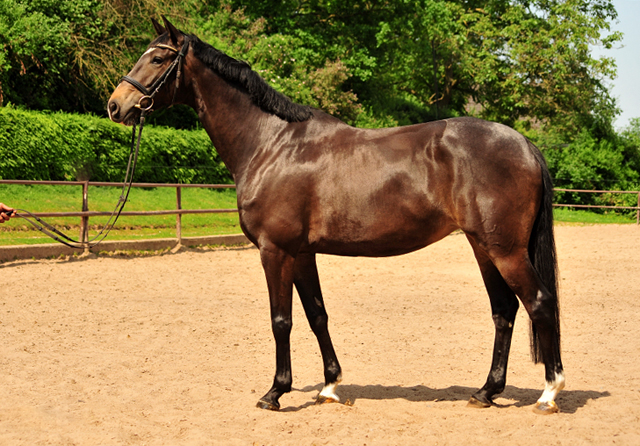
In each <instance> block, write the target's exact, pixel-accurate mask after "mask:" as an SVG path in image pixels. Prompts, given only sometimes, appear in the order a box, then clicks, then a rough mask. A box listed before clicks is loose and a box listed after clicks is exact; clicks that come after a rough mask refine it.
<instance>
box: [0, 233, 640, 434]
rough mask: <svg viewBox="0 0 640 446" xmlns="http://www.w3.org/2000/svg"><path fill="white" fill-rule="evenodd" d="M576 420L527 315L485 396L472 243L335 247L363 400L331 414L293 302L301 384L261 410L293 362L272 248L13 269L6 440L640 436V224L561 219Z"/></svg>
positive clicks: (6, 272) (336, 320)
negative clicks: (276, 377) (401, 249)
mask: <svg viewBox="0 0 640 446" xmlns="http://www.w3.org/2000/svg"><path fill="white" fill-rule="evenodd" d="M556 235H557V243H558V256H559V261H560V274H561V312H562V317H563V319H562V330H563V355H564V356H563V360H564V365H565V370H566V374H567V387H566V389H565V390H564V391H563V392H562V393H561V394H560V396H559V398H558V400H557V402H558V404H559V406H560V409H561V411H562V412H561V413H560V414H557V415H552V416H539V415H535V414H534V413H532V411H531V408H532V405H533V404H534V403H535V401H536V400H537V398H538V397H539V396H540V394H541V391H542V389H543V387H544V371H543V366H542V365H533V363H531V361H530V360H529V347H528V321H527V316H526V314H525V312H524V310H523V309H522V308H521V310H520V312H519V313H518V319H517V320H516V326H515V333H514V339H513V346H512V351H511V357H510V363H509V372H508V383H507V388H506V390H505V392H504V393H503V394H502V396H500V397H499V398H497V399H496V403H497V406H495V407H491V408H489V409H470V408H467V407H466V404H467V400H468V398H469V396H470V395H471V394H472V393H473V392H474V391H475V390H476V389H477V388H478V387H480V386H482V384H484V381H485V378H486V374H487V372H488V371H489V366H490V362H491V352H492V345H493V324H492V321H491V314H490V309H489V299H488V297H487V295H486V292H485V290H484V287H483V284H482V280H481V277H480V273H479V271H478V268H477V265H476V263H475V260H474V258H473V254H472V251H471V248H470V246H469V244H468V243H467V241H466V239H465V237H464V236H463V235H452V236H450V237H447V238H446V239H445V240H442V241H440V242H438V243H436V244H435V245H432V246H430V247H428V248H426V249H424V250H422V251H419V252H416V253H413V254H410V255H406V256H401V257H394V258H386V259H366V258H341V257H330V256H320V257H319V259H318V264H319V271H320V279H321V282H322V285H323V290H324V295H325V301H326V306H327V309H328V312H329V324H330V325H329V329H330V332H331V334H332V337H333V341H334V344H335V347H336V351H337V354H338V358H339V359H340V361H341V364H342V367H343V373H344V381H343V384H342V385H341V386H339V387H338V394H339V395H340V396H341V398H342V400H343V401H346V400H349V402H350V403H351V405H345V404H327V405H321V406H316V405H314V404H313V402H314V397H315V396H316V395H317V393H318V391H319V390H320V388H321V387H322V384H321V383H322V381H323V374H322V361H321V358H320V353H319V349H318V346H317V343H316V340H315V338H314V336H313V334H312V333H311V330H310V329H309V327H308V324H307V322H306V319H305V317H304V314H303V311H302V307H301V305H300V302H299V301H298V300H297V295H296V296H294V328H293V333H292V339H291V341H292V362H293V374H294V383H293V385H294V391H293V392H291V393H290V394H287V395H284V396H283V397H282V398H281V400H280V402H281V404H282V410H281V411H280V412H269V411H263V410H259V409H256V408H255V403H256V402H257V401H258V399H259V398H260V396H262V395H263V394H264V393H265V392H266V391H267V390H268V389H269V387H270V385H271V382H272V379H273V373H274V368H275V348H274V345H275V344H274V341H273V339H272V336H271V329H270V320H269V311H268V308H269V304H268V296H267V291H266V284H265V279H264V275H263V273H262V269H261V266H260V262H259V256H258V252H257V250H256V249H253V248H247V249H220V250H206V251H205V250H201V251H187V252H181V253H178V254H172V255H163V256H155V257H144V258H106V257H99V258H93V259H86V260H42V261H16V262H10V263H5V264H2V265H0V275H1V277H2V283H3V285H2V297H1V298H0V349H1V350H0V445H91V446H93V445H209V444H214V445H218V444H220V445H226V444H230V445H236V444H237V445H253V444H268V445H282V444H285V445H289V444H291V445H313V444H315V445H325V444H328V445H338V444H345V445H389V444H397V445H400V444H402V445H411V444H416V445H426V444H428V445H462V444H475V445H492V446H495V445H533V444H535V445H558V444H560V445H582V444H596V445H609V444H621V445H638V444H640V268H639V265H640V228H638V227H636V226H634V225H625V226H559V227H557V230H556Z"/></svg>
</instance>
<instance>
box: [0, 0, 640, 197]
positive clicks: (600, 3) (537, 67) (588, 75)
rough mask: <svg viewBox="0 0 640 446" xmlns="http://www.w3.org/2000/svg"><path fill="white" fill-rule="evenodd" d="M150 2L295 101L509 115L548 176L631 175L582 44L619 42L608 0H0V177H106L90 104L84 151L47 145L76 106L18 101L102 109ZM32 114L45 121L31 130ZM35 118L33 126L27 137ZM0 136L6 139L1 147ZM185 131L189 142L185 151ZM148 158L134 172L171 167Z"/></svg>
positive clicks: (594, 65)
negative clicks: (540, 155)
mask: <svg viewBox="0 0 640 446" xmlns="http://www.w3.org/2000/svg"><path fill="white" fill-rule="evenodd" d="M160 14H165V15H167V16H168V17H170V19H171V20H172V21H173V22H174V23H175V24H177V25H178V26H179V27H181V28H182V29H183V30H184V31H186V32H188V33H193V34H196V35H198V36H199V37H200V38H202V39H203V40H205V41H207V42H209V43H211V44H212V45H214V46H216V47H217V48H219V49H221V50H223V51H225V52H227V53H228V54H229V55H231V56H233V57H236V58H240V59H243V60H246V61H248V62H249V63H250V64H251V65H252V66H253V68H254V69H255V70H256V71H257V72H258V73H260V74H261V75H262V76H263V77H264V78H265V79H266V80H267V81H268V82H269V83H270V84H271V85H272V86H273V87H275V88H276V89H278V90H280V91H282V92H283V93H285V94H287V95H288V96H290V97H291V98H292V99H293V100H295V101H297V102H300V103H304V104H308V105H312V106H314V107H319V108H322V109H323V110H325V111H327V112H329V113H331V114H333V115H335V116H337V117H339V118H341V119H343V120H345V121H346V122H348V123H349V124H352V125H356V126H360V127H380V126H392V125H406V124H412V123H417V122H424V121H428V120H433V119H441V118H446V117H452V116H462V115H472V116H478V117H481V118H485V119H490V120H494V121H498V122H502V123H505V124H507V125H510V126H512V127H514V128H516V129H517V130H519V131H521V132H523V133H525V134H526V135H527V136H528V137H529V138H530V139H532V140H533V141H534V142H535V143H536V144H538V145H539V146H540V147H541V148H542V150H543V152H544V153H545V156H546V157H547V159H548V162H549V166H550V168H551V170H552V173H553V175H554V177H555V181H556V185H557V186H561V187H576V188H585V189H590V188H600V189H638V188H640V179H639V174H638V172H639V171H640V151H639V147H640V137H639V135H640V122H639V121H638V120H635V121H632V123H631V125H630V126H629V127H628V128H626V129H622V130H616V129H614V128H613V125H612V123H613V120H614V118H615V116H616V115H617V113H618V109H617V107H616V103H615V100H614V99H613V98H612V97H611V95H610V93H609V90H608V88H607V85H608V83H609V82H611V81H612V79H614V78H615V64H614V62H613V60H611V59H608V58H605V57H602V58H594V57H593V56H592V55H591V53H590V46H593V45H602V46H605V47H608V48H610V47H612V46H615V45H618V44H619V43H620V41H621V35H620V34H619V33H618V32H616V31H614V30H613V29H612V23H614V22H615V19H616V17H617V13H616V11H615V8H614V7H613V5H612V3H611V1H610V0H488V1H479V0H340V1H336V0H280V1H275V0H224V1H220V0H205V1H197V0H182V1H178V0H0V105H3V106H5V108H6V106H7V105H8V104H12V105H13V107H14V108H13V109H12V112H11V113H8V114H7V113H3V114H0V120H5V122H0V127H2V128H3V129H4V130H2V131H3V132H4V133H3V134H2V135H0V140H1V141H2V144H3V147H0V150H2V151H3V152H2V159H0V167H2V168H3V172H7V173H3V174H2V175H3V176H4V177H5V178H6V177H7V176H8V175H9V176H13V177H16V178H17V176H16V175H31V176H32V175H43V176H42V178H44V177H46V176H49V177H51V178H53V177H63V178H71V177H73V176H78V175H79V174H81V175H90V176H91V178H92V179H97V178H98V177H99V178H107V177H109V178H111V176H112V175H116V174H115V173H113V172H115V171H114V170H113V167H110V166H114V165H117V163H115V162H112V161H113V160H111V161H108V162H109V163H110V164H107V165H106V166H103V165H102V163H104V162H106V159H107V158H108V157H109V156H111V157H115V155H108V152H109V151H113V152H114V153H116V152H117V151H118V150H119V149H113V147H108V144H103V145H101V144H102V143H103V142H104V141H105V139H104V138H113V139H114V141H116V143H117V144H120V143H119V142H118V141H119V139H118V138H121V136H117V135H118V131H117V130H111V127H109V126H108V125H107V124H104V125H103V124H97V122H99V120H98V118H88V119H90V120H91V122H92V123H93V124H91V125H92V126H93V127H95V128H100V129H110V130H108V131H107V130H100V131H104V132H105V133H104V135H102V136H103V139H100V140H93V142H91V141H92V140H91V138H90V137H89V136H87V137H86V139H85V140H84V142H82V143H81V144H84V145H83V147H85V148H86V147H89V146H91V144H93V150H91V151H89V152H86V151H80V150H76V149H74V148H64V149H63V148H59V149H56V151H54V150H53V146H52V144H54V143H53V142H52V141H58V140H60V139H59V138H58V136H56V135H58V133H59V131H60V130H59V129H60V128H62V127H64V126H67V127H70V128H74V129H75V131H76V134H80V133H82V130H81V127H83V126H85V125H87V124H86V123H84V122H83V123H82V124H79V121H78V120H79V119H80V118H78V117H77V116H75V115H73V116H71V117H69V119H68V120H69V124H64V123H63V122H62V121H64V119H65V118H62V115H58V114H53V115H51V114H47V115H45V116H44V117H43V118H42V121H39V120H38V119H35V120H34V119H31V120H32V122H28V121H29V119H26V120H22V118H20V119H18V117H17V116H18V114H17V113H18V110H19V109H25V110H38V111H46V112H49V111H56V112H60V111H64V112H68V113H76V114H77V113H81V114H90V115H95V116H99V117H104V116H105V103H106V100H107V98H108V96H109V94H110V92H111V91H112V90H113V88H114V87H115V86H116V85H117V83H118V82H119V79H120V77H121V76H122V75H123V74H125V73H126V72H127V71H128V70H129V69H130V68H131V67H132V66H133V64H134V63H135V61H136V60H137V58H138V57H139V55H140V54H141V53H142V52H143V51H144V49H145V47H146V45H147V44H148V43H149V42H150V41H151V39H152V38H153V37H154V36H153V31H152V27H151V26H150V23H149V20H148V19H149V17H151V16H154V17H156V18H158V17H159V15H160ZM9 115H11V116H12V118H11V119H13V121H11V122H8V121H6V120H7V119H8V118H7V116H9ZM54 116H56V118H55V120H56V121H55V122H56V123H55V125H54V124H52V122H53V121H51V120H52V119H54V118H53V117H54ZM93 119H96V121H93ZM36 121H37V122H43V124H42V125H43V126H44V127H41V128H40V130H38V129H37V128H36V127H37V124H36V123H35V122H36ZM11 123H14V125H18V124H16V123H19V128H18V129H15V128H12V127H11V125H10V124H11ZM151 123H154V124H156V125H157V126H171V127H175V128H183V129H195V130H197V129H198V125H199V124H198V122H197V118H196V117H195V115H194V113H193V112H192V111H191V110H188V109H185V108H181V107H174V108H173V109H171V110H167V111H160V112H156V113H154V115H152V117H151ZM56 126H58V127H56ZM26 129H29V131H28V132H27V130H26ZM38 131H40V132H41V135H42V136H38V138H39V139H36V136H35V135H36V134H37V132H38ZM162 131H170V130H160V129H159V130H158V132H160V133H161V132H162ZM11 132H13V133H11ZM56 132H58V133H56ZM89 133H90V132H89ZM160 133H159V134H160ZM16 134H20V135H22V136H25V135H27V134H31V135H34V139H32V140H31V141H32V142H31V143H30V144H31V145H30V146H28V147H31V149H30V150H32V152H31V153H32V155H31V156H32V158H33V159H31V161H28V162H27V161H26V159H27V154H26V153H24V151H25V150H26V149H24V148H23V147H19V146H18V143H22V142H23V141H26V140H27V139H28V138H26V136H25V138H22V136H20V138H17V137H16ZM200 134H202V133H200ZM16 138H17V139H16ZM42 138H45V139H42ZM46 138H51V139H46ZM56 138H58V139H56ZM83 138H84V137H83ZM181 138H183V139H184V140H185V145H184V146H181V147H184V149H183V148H181V149H180V150H181V151H182V150H185V151H187V152H188V151H189V150H191V151H192V152H193V153H198V155H197V156H196V158H194V159H198V160H200V159H203V160H204V159H205V158H206V157H205V156H204V155H202V154H201V153H200V152H201V151H202V150H205V149H206V150H209V149H210V143H209V145H207V144H204V143H200V139H198V138H199V137H194V140H193V141H192V142H189V141H187V139H188V138H187V137H186V136H184V137H181ZM152 139H153V138H152ZM12 140H15V142H16V143H15V144H14V145H13V146H9V145H8V144H9V143H10V141H12ZM195 141H198V142H197V143H196V142H195ZM38 143H39V144H40V146H39V147H37V148H36V146H37V145H38ZM64 143H65V144H75V142H74V141H65V142H64ZM192 143H193V144H200V148H190V149H187V148H186V147H187V146H188V145H189V144H192ZM202 144H204V145H202ZM153 150H154V155H153V156H155V157H156V158H154V159H153V160H151V159H150V160H149V163H151V164H149V165H155V164H154V163H167V164H166V165H165V168H169V167H170V166H175V169H176V170H180V169H183V170H182V171H181V172H182V173H179V172H178V173H174V174H172V175H173V178H181V181H186V182H188V181H204V178H208V177H207V175H208V174H206V173H195V171H188V170H189V169H188V168H185V167H181V166H182V165H181V164H180V159H181V157H182V158H183V159H187V158H186V157H184V156H183V155H173V157H172V156H169V155H167V154H165V155H162V156H160V155H157V154H158V153H160V152H159V151H158V150H159V149H158V150H156V149H153ZM54 152H55V153H56V157H55V158H51V156H52V155H51V153H54ZM192 152H189V153H190V154H191V153H192ZM65 157H66V158H65ZM69 157H75V158H73V159H71V158H69ZM212 157H213V158H211V159H214V158H215V156H214V155H212ZM19 159H22V160H23V161H24V162H23V163H22V164H20V162H19V161H18V160H19ZM43 160H48V161H51V162H53V163H54V164H60V165H56V166H49V165H48V164H47V166H48V168H49V170H48V171H47V173H46V174H45V173H44V172H45V170H44V167H42V166H44V164H43ZM203 162H204V163H205V164H203V166H204V167H203V170H210V169H211V167H210V165H211V163H213V161H211V160H205V161H203ZM207 163H209V164H207ZM84 165H88V166H91V167H90V168H83V167H81V166H84ZM158 165H159V164H158ZM19 166H21V167H19ZM28 166H31V167H29V168H27V167H28ZM38 166H40V167H38ZM73 166H75V167H73ZM78 166H80V167H78ZM5 167H6V168H8V170H7V169H5ZM193 167H196V166H195V164H194V166H193ZM74 169H75V170H74ZM83 169H84V170H83ZM184 169H187V170H186V171H185V170H184ZM165 170H171V169H165ZM187 171H188V172H187ZM74 172H75V173H74ZM110 172H111V173H110ZM158 172H159V170H158V171H157V172H155V173H151V172H149V173H148V174H149V175H150V177H154V178H165V177H168V176H169V177H170V176H171V175H169V174H160V173H158ZM110 175H111V176H110ZM145 175H146V173H145ZM116 176H117V175H116ZM145 181H146V180H145ZM562 199H563V200H566V199H576V200H580V201H582V202H588V201H589V200H595V198H586V197H582V198H580V197H573V196H568V195H565V196H564V197H562ZM598 199H605V198H598Z"/></svg>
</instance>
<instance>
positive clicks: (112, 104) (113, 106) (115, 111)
mask: <svg viewBox="0 0 640 446" xmlns="http://www.w3.org/2000/svg"><path fill="white" fill-rule="evenodd" d="M107 109H108V110H109V117H110V118H111V119H112V120H113V119H118V118H119V117H120V107H119V106H118V103H117V102H116V101H109V106H108V107H107Z"/></svg>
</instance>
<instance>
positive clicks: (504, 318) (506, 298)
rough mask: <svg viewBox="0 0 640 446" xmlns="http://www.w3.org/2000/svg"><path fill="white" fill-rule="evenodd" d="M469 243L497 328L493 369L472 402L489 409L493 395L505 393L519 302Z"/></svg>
mask: <svg viewBox="0 0 640 446" xmlns="http://www.w3.org/2000/svg"><path fill="white" fill-rule="evenodd" d="M469 241H470V242H471V245H472V246H473V250H474V253H475V256H476V259H477V261H478V265H479V266H480V272H481V273H482V279H483V280H484V284H485V287H486V289H487V292H488V293H489V299H490V301H491V313H492V315H493V323H494V324H495V329H496V335H495V341H494V345H493V360H492V361H491V370H490V371H489V376H488V377H487V382H486V383H485V385H484V386H483V387H482V388H481V389H480V390H478V391H477V392H476V393H474V394H473V396H472V397H471V399H470V400H469V406H471V407H489V406H490V405H491V404H492V403H493V396H494V395H497V394H499V393H502V391H503V390H504V388H505V385H506V380H507V363H508V361H509V349H510V348H511V336H512V334H513V323H514V321H515V318H516V313H517V311H518V299H517V298H516V295H515V293H514V292H513V291H512V290H511V288H509V285H507V283H506V282H505V281H504V279H503V278H502V276H501V275H500V272H499V271H498V269H497V268H496V267H495V265H494V264H493V262H492V261H491V260H490V259H489V257H488V256H487V255H486V254H485V253H484V251H482V250H481V249H480V248H479V247H478V246H477V245H476V244H475V243H474V242H473V240H472V239H469Z"/></svg>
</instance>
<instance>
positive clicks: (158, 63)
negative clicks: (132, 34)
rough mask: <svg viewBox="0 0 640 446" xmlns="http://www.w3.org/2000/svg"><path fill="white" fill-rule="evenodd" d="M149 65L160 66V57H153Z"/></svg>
mask: <svg viewBox="0 0 640 446" xmlns="http://www.w3.org/2000/svg"><path fill="white" fill-rule="evenodd" d="M151 63H153V64H156V65H160V64H161V63H162V57H158V56H156V57H154V58H153V60H151Z"/></svg>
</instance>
